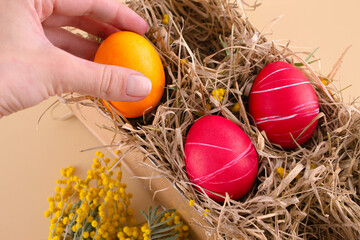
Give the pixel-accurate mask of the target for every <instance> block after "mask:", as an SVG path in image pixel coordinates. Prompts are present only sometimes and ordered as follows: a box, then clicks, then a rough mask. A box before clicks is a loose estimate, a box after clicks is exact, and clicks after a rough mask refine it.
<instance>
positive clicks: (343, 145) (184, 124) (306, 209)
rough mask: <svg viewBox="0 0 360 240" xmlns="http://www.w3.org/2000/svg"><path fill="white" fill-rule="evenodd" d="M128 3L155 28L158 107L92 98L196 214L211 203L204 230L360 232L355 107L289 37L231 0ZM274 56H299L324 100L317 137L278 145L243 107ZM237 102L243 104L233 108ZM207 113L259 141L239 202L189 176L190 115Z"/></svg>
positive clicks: (236, 233)
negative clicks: (137, 114) (255, 165)
mask: <svg viewBox="0 0 360 240" xmlns="http://www.w3.org/2000/svg"><path fill="white" fill-rule="evenodd" d="M237 4H241V3H239V1H237ZM242 4H244V3H242ZM128 5H129V6H130V7H131V8H132V9H134V10H135V11H136V12H137V13H139V14H140V15H142V16H143V17H144V18H145V19H146V20H147V22H148V23H149V25H150V27H151V28H150V30H149V31H148V33H147V37H148V39H149V40H150V41H151V42H152V43H153V44H154V46H155V47H156V48H157V50H158V52H159V54H160V56H161V58H162V60H163V63H164V66H165V71H166V79H167V80H166V81H167V86H166V90H165V94H164V97H163V99H162V101H161V103H160V105H159V106H158V108H157V109H156V111H153V112H152V113H151V114H148V115H147V116H144V117H143V118H141V119H135V120H131V121H130V120H127V119H125V118H123V117H121V115H120V116H119V115H118V113H116V111H115V109H112V110H109V109H108V108H106V107H105V106H104V105H103V103H102V101H98V100H97V99H94V100H93V102H92V104H93V106H96V107H98V108H99V109H100V110H101V112H102V113H104V115H106V116H107V117H108V118H110V119H111V120H112V121H113V122H114V126H115V127H116V129H114V131H115V132H117V133H119V134H122V135H123V137H125V138H124V140H123V141H124V142H126V143H127V144H130V145H132V146H136V147H137V148H138V149H140V150H141V151H143V152H144V154H145V155H146V157H148V158H149V159H150V160H151V161H152V162H153V163H154V165H155V166H156V169H158V170H159V172H161V173H162V174H164V176H166V177H167V178H168V179H169V180H170V181H171V182H173V183H174V185H175V186H176V187H177V188H178V189H179V190H180V191H181V193H182V194H183V195H184V196H185V197H186V198H187V199H193V200H195V206H194V207H195V208H197V209H198V211H199V214H201V215H203V214H202V212H203V210H204V208H208V209H210V213H209V214H208V216H207V217H205V216H203V217H205V218H206V220H207V221H208V222H209V226H210V227H204V231H206V232H207V233H208V234H209V236H212V237H213V238H216V239H359V238H360V215H359V212H360V200H359V191H360V190H359V189H360V178H359V171H360V165H359V160H360V140H359V139H360V132H359V129H360V112H359V110H358V109H356V107H354V106H353V105H351V104H346V103H344V102H343V101H342V100H341V96H340V94H339V93H337V91H336V90H334V89H332V90H330V86H325V85H324V84H323V83H322V82H321V81H320V77H321V76H318V74H317V73H316V72H315V71H314V70H313V69H312V68H311V66H309V64H307V62H305V61H304V60H302V58H301V57H299V56H298V55H297V54H295V53H294V52H292V51H291V50H289V49H288V48H287V46H281V45H277V44H274V43H273V42H270V41H267V40H266V39H265V38H264V37H263V36H262V35H261V34H260V33H259V32H258V31H257V30H256V29H255V28H254V27H253V26H252V25H251V24H250V23H249V22H248V21H247V19H246V17H245V15H244V14H243V13H241V9H242V7H243V5H242V6H240V5H236V3H235V2H234V3H233V2H230V1H226V0H211V1H205V0H203V1H202V0H197V1H196V0H184V1H180V0H156V1H155V0H140V1H136V0H132V1H130V2H128ZM166 15H167V16H168V22H164V21H163V17H164V16H166ZM165 20H166V19H165ZM277 60H282V61H288V62H290V63H300V64H298V65H301V66H300V67H299V69H300V70H301V71H303V72H304V73H305V74H306V76H307V77H308V79H309V81H310V82H311V83H312V85H313V87H314V89H315V91H316V94H317V97H318V100H319V104H320V114H319V115H318V116H317V118H318V119H319V124H318V128H317V130H316V132H315V133H314V135H313V137H312V138H311V140H309V141H308V142H307V143H306V144H305V145H304V146H302V147H300V146H299V147H298V148H296V149H294V150H288V151H284V150H282V149H281V148H279V147H278V146H274V145H272V144H271V143H270V142H269V141H268V140H267V138H266V136H265V135H264V133H262V132H259V130H258V129H257V128H256V127H255V126H254V125H252V124H251V120H250V116H249V115H248V113H247V100H248V91H249V89H250V88H251V85H252V83H253V80H254V79H255V77H256V75H257V74H258V73H259V71H260V70H261V69H262V68H263V67H264V66H265V65H267V64H269V63H271V62H273V61H277ZM329 80H331V79H329ZM218 88H224V89H226V94H225V96H224V99H223V100H222V101H221V102H219V101H218V100H217V99H216V98H214V97H213V96H212V95H211V92H212V91H213V90H214V89H218ZM235 103H239V104H240V110H239V111H238V112H232V111H231V109H232V107H233V106H234V104H235ZM207 104H211V105H212V109H211V110H208V108H207V107H206V105H207ZM208 114H217V115H222V116H224V117H226V118H228V119H230V120H231V121H233V122H234V123H236V124H237V125H238V126H240V127H241V128H242V129H243V130H244V131H245V133H246V134H247V135H248V136H249V137H250V139H251V141H252V142H253V144H254V145H255V147H256V149H257V152H258V155H259V171H258V177H257V182H256V184H255V186H254V187H253V189H252V191H251V192H250V193H249V194H248V195H247V196H246V197H245V198H244V199H242V200H240V201H233V200H230V199H229V198H226V199H225V202H224V204H219V203H217V202H214V201H213V200H211V199H210V198H208V197H207V196H206V195H205V194H204V193H203V192H202V191H198V190H196V189H195V188H194V187H193V185H192V184H191V183H190V182H189V181H188V178H187V175H186V172H185V168H184V150H183V144H184V139H185V136H186V133H187V130H188V129H189V127H190V126H191V125H192V123H194V121H195V120H196V119H198V118H199V117H201V116H204V115H208ZM279 168H280V169H281V168H283V169H284V171H285V172H286V174H279V173H278V172H277V170H278V169H279Z"/></svg>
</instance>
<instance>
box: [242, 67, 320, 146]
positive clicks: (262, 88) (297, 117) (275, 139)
mask: <svg viewBox="0 0 360 240" xmlns="http://www.w3.org/2000/svg"><path fill="white" fill-rule="evenodd" d="M249 113H250V115H251V116H252V117H253V119H254V122H255V124H256V126H257V127H258V129H259V130H261V131H265V133H266V136H267V137H268V139H269V141H270V142H272V143H275V144H279V145H280V146H282V147H283V148H285V149H290V148H294V147H296V144H295V143H294V141H293V139H292V138H291V135H292V136H293V138H294V139H296V142H297V143H298V144H299V145H301V144H303V143H305V142H306V141H307V140H309V139H310V138H311V136H312V135H313V133H314V131H315V129H316V126H317V123H318V121H315V122H314V123H313V124H311V126H309V127H308V128H307V129H306V130H305V131H304V129H305V128H306V127H307V126H308V125H309V124H310V123H311V121H313V119H314V118H315V117H316V115H317V114H318V113H319V103H318V99H317V97H316V94H315V91H314V89H313V87H312V86H311V84H310V82H309V80H308V79H307V78H306V77H305V75H304V74H303V73H302V72H301V71H300V70H299V69H297V68H296V67H294V66H293V65H291V64H289V63H286V62H274V63H271V64H269V65H267V66H266V67H265V68H264V69H263V70H262V71H261V72H260V73H259V75H258V76H257V77H256V79H255V81H254V84H253V86H252V89H251V92H250V97H249ZM303 131H304V132H303ZM302 132H303V133H302ZM301 133H302V134H301ZM290 134H291V135H290ZM300 134H301V135H300Z"/></svg>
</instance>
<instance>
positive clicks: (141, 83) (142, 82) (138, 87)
mask: <svg viewBox="0 0 360 240" xmlns="http://www.w3.org/2000/svg"><path fill="white" fill-rule="evenodd" d="M125 91H126V95H128V96H131V97H146V96H147V95H148V94H149V93H150V91H151V81H150V80H149V79H148V78H147V77H145V76H141V75H129V77H128V78H127V82H126V90H125Z"/></svg>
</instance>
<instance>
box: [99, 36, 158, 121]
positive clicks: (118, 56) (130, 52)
mask: <svg viewBox="0 0 360 240" xmlns="http://www.w3.org/2000/svg"><path fill="white" fill-rule="evenodd" d="M94 62H97V63H102V64H108V65H116V66H120V67H125V68H130V69H133V70H135V71H138V72H141V73H142V74H144V75H145V76H146V77H147V78H149V79H150V81H151V83H152V87H151V92H150V93H149V95H148V96H147V97H145V98H144V99H143V100H141V101H138V102H116V101H109V102H110V103H111V105H113V106H114V107H115V108H116V109H117V110H118V111H119V112H120V113H121V114H123V115H124V116H125V117H127V118H136V117H141V116H142V115H143V114H146V113H148V112H150V111H151V110H153V109H154V108H155V107H156V105H157V104H158V103H159V101H160V99H161V97H162V95H163V92H164V86H165V73H164V67H163V65H162V63H161V59H160V57H159V55H158V53H157V52H156V50H155V48H154V47H153V46H152V45H151V43H150V42H149V41H148V40H146V39H145V38H144V37H142V36H140V35H139V34H137V33H133V32H128V31H122V32H116V33H113V34H111V35H110V36H109V37H107V38H106V39H105V40H104V41H103V42H102V44H101V45H100V47H99V49H98V50H97V52H96V55H95V58H94Z"/></svg>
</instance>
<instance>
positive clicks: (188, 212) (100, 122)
mask: <svg viewBox="0 0 360 240" xmlns="http://www.w3.org/2000/svg"><path fill="white" fill-rule="evenodd" d="M68 107H69V108H70V110H71V111H72V112H73V113H74V115H75V116H76V117H77V118H78V119H79V120H80V122H81V123H82V124H84V126H85V127H87V128H88V129H89V131H90V132H91V133H92V134H93V135H94V136H95V137H96V138H98V139H99V141H100V142H101V143H102V144H104V145H110V144H111V143H112V141H113V139H114V133H113V132H111V131H107V130H105V129H103V128H101V126H111V124H112V123H111V122H110V120H108V119H106V118H105V117H104V116H101V114H100V113H99V112H98V110H97V109H95V108H91V107H86V106H82V105H80V104H77V103H75V104H69V105H68ZM108 149H109V150H110V152H111V153H113V151H112V150H113V149H112V148H111V147H108ZM122 152H124V151H122ZM114 156H115V155H114ZM139 159H141V161H145V163H146V164H150V165H152V163H151V162H150V161H149V160H147V159H146V158H145V156H144V155H143V154H142V153H140V152H134V153H131V154H127V155H126V156H125V157H124V159H123V163H122V166H123V168H126V170H127V171H128V172H129V173H130V174H132V175H133V176H136V177H138V178H140V179H141V180H142V181H143V183H144V186H147V189H145V190H144V191H146V190H147V191H150V194H151V195H152V196H153V200H154V202H156V203H158V204H160V205H161V206H164V207H165V208H173V209H176V210H177V211H178V212H179V213H180V214H181V217H182V218H183V219H184V220H185V221H186V222H187V223H188V224H189V226H190V229H191V232H190V234H191V239H214V237H213V236H208V235H207V234H206V231H205V230H204V228H207V227H210V226H209V224H208V223H207V222H206V221H205V220H204V219H203V217H201V216H200V214H201V213H199V212H198V211H197V210H196V209H195V208H193V207H191V206H190V205H189V203H188V200H187V199H186V198H185V197H184V196H183V195H182V194H181V193H180V192H179V190H177V189H176V188H175V186H174V185H173V184H172V183H171V182H170V181H169V180H168V179H166V178H165V177H160V178H157V177H155V178H154V176H157V175H159V174H158V173H156V172H155V170H152V169H150V168H147V167H144V166H142V165H141V164H140V162H139ZM150 179H151V180H150Z"/></svg>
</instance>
